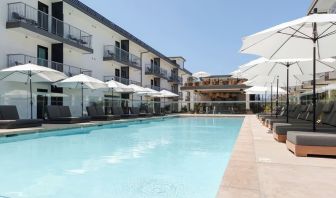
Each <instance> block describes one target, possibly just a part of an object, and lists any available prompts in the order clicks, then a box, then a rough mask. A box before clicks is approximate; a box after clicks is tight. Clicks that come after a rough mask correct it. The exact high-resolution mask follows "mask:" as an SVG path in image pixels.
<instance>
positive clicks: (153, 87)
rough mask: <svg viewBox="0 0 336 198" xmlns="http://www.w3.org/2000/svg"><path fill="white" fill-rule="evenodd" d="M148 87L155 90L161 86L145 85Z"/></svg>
mask: <svg viewBox="0 0 336 198" xmlns="http://www.w3.org/2000/svg"><path fill="white" fill-rule="evenodd" d="M147 87H148V88H151V89H153V90H155V91H161V87H160V86H155V85H151V86H147Z"/></svg>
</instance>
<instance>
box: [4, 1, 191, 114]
mask: <svg viewBox="0 0 336 198" xmlns="http://www.w3.org/2000/svg"><path fill="white" fill-rule="evenodd" d="M15 2H16V1H13V0H2V1H0V43H1V47H0V69H3V68H5V67H7V55H8V54H25V55H29V56H33V57H37V46H38V45H40V46H43V47H46V48H48V59H49V60H51V46H52V43H55V42H52V41H50V40H48V39H45V38H42V36H41V35H38V34H36V33H33V32H29V30H25V31H21V30H20V29H21V28H13V29H6V22H7V15H8V6H7V4H8V3H15ZM20 2H23V3H26V4H27V5H30V6H32V7H33V8H35V9H37V8H38V1H37V0H36V1H35V0H22V1H20ZM40 2H42V3H44V4H46V5H48V7H49V15H51V13H52V2H55V1H51V0H40ZM63 14H64V22H65V23H68V24H70V25H72V26H74V27H76V28H79V29H81V30H83V31H84V32H86V33H88V34H91V35H92V41H91V43H92V49H93V53H92V54H90V53H83V52H82V51H80V50H78V49H76V48H74V47H72V46H69V45H64V48H63V58H64V60H63V63H64V64H67V65H71V66H75V67H79V68H83V69H88V70H92V76H93V77H95V78H98V79H100V80H104V76H115V75H116V74H115V69H120V68H121V67H122V66H124V65H123V64H121V63H119V62H117V61H103V57H104V46H105V45H114V44H115V41H119V42H120V41H121V40H127V38H125V37H124V36H121V35H120V34H119V33H117V32H115V31H114V30H112V29H110V28H108V27H107V26H105V25H103V24H101V23H100V22H98V21H96V20H94V19H92V18H91V17H89V16H88V15H86V14H84V13H82V12H81V11H79V10H78V9H76V8H74V7H72V6H70V5H69V4H67V3H65V2H64V3H63ZM49 26H51V23H49ZM129 44H130V45H129V52H130V53H132V54H134V55H136V56H138V57H141V53H143V55H142V70H137V69H134V68H132V67H129V77H130V78H129V79H130V80H133V81H137V82H141V80H142V86H144V87H146V86H149V87H150V85H151V79H153V76H150V75H145V66H146V64H150V60H151V59H153V58H156V57H157V56H156V55H155V54H153V53H151V52H149V53H144V52H146V51H148V50H147V49H144V48H143V47H141V46H140V45H138V44H137V43H134V42H132V41H130V42H129ZM179 64H180V63H179ZM174 67H175V66H174V65H173V64H171V63H169V62H167V61H166V60H163V59H161V68H163V69H166V70H167V71H168V76H170V71H171V69H173V68H174ZM187 76H188V75H185V77H184V78H187ZM160 85H161V88H162V89H167V90H169V91H171V83H169V82H168V80H166V79H163V78H161V80H160ZM28 88H29V87H28V86H27V85H26V84H24V83H15V82H3V81H0V89H1V90H3V93H6V92H7V90H8V91H9V90H22V91H23V92H24V91H26V90H27V89H28ZM37 89H46V90H48V92H49V93H50V91H51V90H50V84H42V83H34V84H33V91H34V92H36V91H37ZM179 91H180V89H179ZM63 92H64V94H65V95H68V96H67V97H65V98H64V99H63V102H64V103H63V105H69V106H71V111H72V113H73V114H74V116H78V115H80V114H81V113H80V108H81V107H80V103H81V102H80V100H81V94H80V90H74V89H64V91H63ZM84 92H85V93H84V98H85V104H86V105H88V104H89V102H90V101H100V102H101V101H102V100H103V99H102V96H103V95H104V94H105V93H106V91H103V90H96V91H91V90H85V91H84ZM115 95H116V96H117V97H118V96H120V94H115ZM2 96H3V94H2V95H1V94H0V104H14V105H17V107H18V109H19V113H20V116H21V117H22V118H27V117H28V115H29V112H28V106H27V104H28V100H27V97H26V96H27V95H24V97H22V96H10V97H8V96H6V97H2ZM185 96H186V94H185ZM139 99H140V97H139V96H136V95H134V100H139ZM167 101H169V100H167ZM36 103H37V102H36V96H35V95H34V108H33V109H34V116H36V106H35V105H36ZM49 104H50V99H49Z"/></svg>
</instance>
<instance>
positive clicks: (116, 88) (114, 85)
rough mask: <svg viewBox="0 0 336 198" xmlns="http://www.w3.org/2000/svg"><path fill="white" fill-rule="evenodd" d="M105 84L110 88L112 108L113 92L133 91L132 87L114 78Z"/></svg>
mask: <svg viewBox="0 0 336 198" xmlns="http://www.w3.org/2000/svg"><path fill="white" fill-rule="evenodd" d="M106 85H107V87H108V88H110V89H111V90H112V97H111V98H112V99H111V105H112V108H113V92H117V93H133V92H134V89H133V88H130V87H128V86H127V85H124V84H122V83H120V82H117V81H115V80H110V81H108V82H106Z"/></svg>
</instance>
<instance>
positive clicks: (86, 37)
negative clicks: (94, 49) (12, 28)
mask: <svg viewBox="0 0 336 198" xmlns="http://www.w3.org/2000/svg"><path fill="white" fill-rule="evenodd" d="M18 21H19V22H24V23H26V24H29V25H32V26H35V27H37V28H39V29H41V30H45V31H47V32H49V33H52V34H54V35H57V36H60V37H62V38H64V39H67V40H69V41H71V42H73V43H77V44H79V45H81V46H84V47H88V48H91V40H92V35H90V34H89V33H87V32H85V31H83V30H81V29H79V28H77V27H74V26H72V25H70V24H68V23H65V22H63V21H61V20H59V19H57V18H55V17H53V16H50V15H49V14H47V13H45V12H42V11H40V10H38V9H36V8H34V7H32V6H29V5H27V4H25V3H22V2H16V3H9V4H8V19H7V22H18Z"/></svg>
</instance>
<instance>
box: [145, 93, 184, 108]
mask: <svg viewBox="0 0 336 198" xmlns="http://www.w3.org/2000/svg"><path fill="white" fill-rule="evenodd" d="M153 94H154V93H153ZM178 96H179V95H177V94H174V93H173V92H170V91H167V90H161V91H160V92H158V94H155V95H152V97H157V98H163V107H164V108H165V105H166V98H175V97H178Z"/></svg>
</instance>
